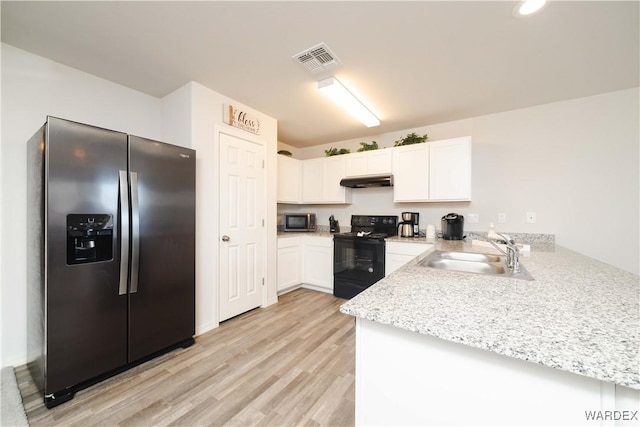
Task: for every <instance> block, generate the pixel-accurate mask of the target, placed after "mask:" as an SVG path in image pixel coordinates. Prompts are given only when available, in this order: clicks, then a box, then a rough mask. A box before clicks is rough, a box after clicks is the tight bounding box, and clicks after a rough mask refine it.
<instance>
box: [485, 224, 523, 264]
mask: <svg viewBox="0 0 640 427" xmlns="http://www.w3.org/2000/svg"><path fill="white" fill-rule="evenodd" d="M487 239H488V240H489V243H491V244H492V245H493V247H494V248H496V249H497V250H498V251H500V252H501V253H502V254H503V255H506V256H507V267H509V268H510V269H511V272H513V273H519V272H520V250H519V249H518V247H517V246H516V244H515V242H514V241H513V240H512V239H511V237H509V236H508V235H506V234H502V233H497V232H496V231H495V230H494V229H493V228H491V229H490V230H489V233H488V234H487ZM499 239H502V240H504V241H505V242H506V244H507V252H505V251H503V250H502V249H501V248H500V247H499V246H498V245H497V244H495V243H494V242H493V240H499Z"/></svg>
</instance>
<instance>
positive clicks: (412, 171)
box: [393, 143, 429, 202]
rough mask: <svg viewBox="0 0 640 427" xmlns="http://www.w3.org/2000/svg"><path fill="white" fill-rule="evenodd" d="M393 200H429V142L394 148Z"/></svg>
mask: <svg viewBox="0 0 640 427" xmlns="http://www.w3.org/2000/svg"><path fill="white" fill-rule="evenodd" d="M393 180H394V183H393V185H394V187H393V201H394V202H425V201H428V200H429V144H428V143H423V144H414V145H408V146H406V147H396V148H394V149H393Z"/></svg>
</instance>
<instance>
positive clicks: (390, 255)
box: [384, 242, 433, 276]
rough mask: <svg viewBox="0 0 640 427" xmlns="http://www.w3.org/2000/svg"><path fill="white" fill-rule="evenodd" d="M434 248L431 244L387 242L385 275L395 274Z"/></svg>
mask: <svg viewBox="0 0 640 427" xmlns="http://www.w3.org/2000/svg"><path fill="white" fill-rule="evenodd" d="M432 246H433V245H431V244H429V243H412V242H408V243H403V242H386V245H385V251H386V252H385V264H384V275H385V276H388V275H389V274H391V273H393V272H394V271H396V270H397V269H398V268H400V267H402V266H403V265H405V264H406V263H408V262H409V261H411V260H412V259H414V258H415V257H416V256H418V255H420V254H421V253H423V252H424V251H426V250H427V249H429V248H430V247H432Z"/></svg>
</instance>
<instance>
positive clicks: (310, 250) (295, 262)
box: [278, 234, 333, 293]
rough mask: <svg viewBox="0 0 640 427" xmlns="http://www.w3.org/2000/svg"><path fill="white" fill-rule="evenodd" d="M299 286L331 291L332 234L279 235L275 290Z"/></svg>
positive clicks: (286, 289)
mask: <svg viewBox="0 0 640 427" xmlns="http://www.w3.org/2000/svg"><path fill="white" fill-rule="evenodd" d="M299 286H303V287H305V288H309V289H313V290H317V291H322V292H327V293H333V237H330V236H312V235H308V234H307V235H304V236H291V237H288V236H283V237H278V292H279V293H283V292H286V291H289V290H293V289H295V288H297V287H299Z"/></svg>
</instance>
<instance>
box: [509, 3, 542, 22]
mask: <svg viewBox="0 0 640 427" xmlns="http://www.w3.org/2000/svg"><path fill="white" fill-rule="evenodd" d="M546 3H547V0H525V1H521V2H520V3H518V4H517V5H516V7H515V9H513V16H515V17H516V18H522V17H524V16H529V15H533V14H534V13H536V12H538V11H539V10H540V9H542V7H543V6H544V5H545V4H546Z"/></svg>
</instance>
